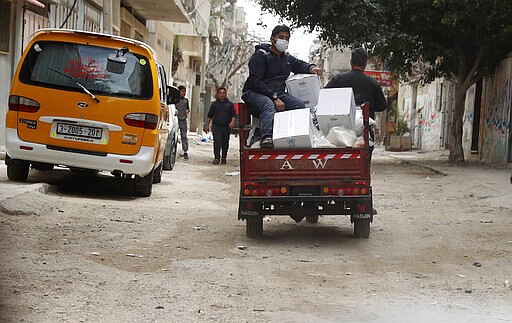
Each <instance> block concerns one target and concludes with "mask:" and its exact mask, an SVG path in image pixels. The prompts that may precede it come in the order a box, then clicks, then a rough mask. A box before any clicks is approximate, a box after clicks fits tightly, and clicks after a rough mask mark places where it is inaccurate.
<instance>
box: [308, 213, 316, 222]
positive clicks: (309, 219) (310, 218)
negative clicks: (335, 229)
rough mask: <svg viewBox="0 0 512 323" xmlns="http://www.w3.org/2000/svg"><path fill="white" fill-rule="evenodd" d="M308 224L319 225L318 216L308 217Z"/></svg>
mask: <svg viewBox="0 0 512 323" xmlns="http://www.w3.org/2000/svg"><path fill="white" fill-rule="evenodd" d="M306 222H307V223H318V214H317V215H306Z"/></svg>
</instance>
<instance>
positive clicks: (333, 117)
mask: <svg viewBox="0 0 512 323" xmlns="http://www.w3.org/2000/svg"><path fill="white" fill-rule="evenodd" d="M355 116H356V103H355V101H354V92H353V91H352V88H350V87H347V88H329V89H321V90H320V95H319V96H318V105H317V108H316V118H317V120H318V125H319V126H320V130H322V132H323V134H324V135H326V136H327V134H328V133H329V129H331V128H332V127H340V126H343V127H346V128H348V129H352V130H353V129H354V127H355Z"/></svg>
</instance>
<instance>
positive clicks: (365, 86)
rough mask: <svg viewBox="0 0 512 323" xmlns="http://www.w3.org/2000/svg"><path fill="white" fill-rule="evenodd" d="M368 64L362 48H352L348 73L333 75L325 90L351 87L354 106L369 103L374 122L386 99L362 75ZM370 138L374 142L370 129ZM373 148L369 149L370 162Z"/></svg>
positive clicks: (369, 79)
mask: <svg viewBox="0 0 512 323" xmlns="http://www.w3.org/2000/svg"><path fill="white" fill-rule="evenodd" d="M367 62H368V53H367V52H366V50H365V49H364V48H362V47H359V48H354V49H353V50H352V52H351V57H350V66H351V68H352V69H351V70H350V71H349V72H345V73H340V74H337V75H335V76H334V77H333V78H332V79H331V80H330V81H329V83H327V85H326V86H325V87H326V88H338V87H351V88H352V91H354V100H355V102H356V105H361V104H363V103H365V102H369V103H370V118H372V119H374V120H375V112H380V111H384V110H386V109H387V107H388V106H387V103H386V98H385V97H384V93H383V92H382V88H381V87H380V84H379V83H378V82H377V81H376V80H375V79H374V78H372V77H370V76H368V75H366V74H364V70H365V68H366V64H367ZM370 137H371V140H372V141H375V135H374V133H373V130H372V129H370ZM372 151H373V146H371V147H370V160H371V155H372Z"/></svg>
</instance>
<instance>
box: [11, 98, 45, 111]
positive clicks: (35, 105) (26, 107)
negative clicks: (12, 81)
mask: <svg viewBox="0 0 512 323" xmlns="http://www.w3.org/2000/svg"><path fill="white" fill-rule="evenodd" d="M39 108H40V104H39V102H37V101H35V100H32V99H29V98H25V97H23V96H18V95H10V96H9V110H11V111H19V112H37V111H38V110H39Z"/></svg>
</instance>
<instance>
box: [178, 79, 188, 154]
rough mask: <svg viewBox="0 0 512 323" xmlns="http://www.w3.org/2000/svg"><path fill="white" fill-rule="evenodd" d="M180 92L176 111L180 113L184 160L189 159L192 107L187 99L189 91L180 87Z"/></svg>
mask: <svg viewBox="0 0 512 323" xmlns="http://www.w3.org/2000/svg"><path fill="white" fill-rule="evenodd" d="M178 90H180V102H178V103H176V110H177V111H178V125H179V128H180V134H181V149H182V150H183V158H185V159H188V138H187V131H188V129H187V117H188V114H189V113H190V107H189V105H188V99H187V98H186V97H185V94H187V89H186V88H185V87H184V86H183V85H180V86H178Z"/></svg>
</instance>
